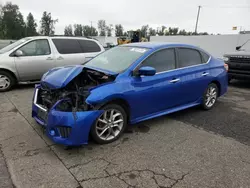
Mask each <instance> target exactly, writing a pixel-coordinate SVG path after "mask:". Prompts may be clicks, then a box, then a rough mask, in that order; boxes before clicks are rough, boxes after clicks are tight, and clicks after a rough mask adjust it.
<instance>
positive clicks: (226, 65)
mask: <svg viewBox="0 0 250 188" xmlns="http://www.w3.org/2000/svg"><path fill="white" fill-rule="evenodd" d="M224 68H225V69H226V71H227V72H228V69H229V67H228V64H226V63H225V64H224Z"/></svg>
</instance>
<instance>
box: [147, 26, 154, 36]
mask: <svg viewBox="0 0 250 188" xmlns="http://www.w3.org/2000/svg"><path fill="white" fill-rule="evenodd" d="M155 35H156V30H155V29H153V28H152V27H150V28H149V36H155Z"/></svg>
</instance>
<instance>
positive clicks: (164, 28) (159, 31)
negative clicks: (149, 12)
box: [157, 25, 166, 36]
mask: <svg viewBox="0 0 250 188" xmlns="http://www.w3.org/2000/svg"><path fill="white" fill-rule="evenodd" d="M165 30H166V26H164V25H163V26H161V27H160V28H159V29H158V31H157V34H158V35H159V36H163V35H164V34H165ZM165 35H166V34H165Z"/></svg>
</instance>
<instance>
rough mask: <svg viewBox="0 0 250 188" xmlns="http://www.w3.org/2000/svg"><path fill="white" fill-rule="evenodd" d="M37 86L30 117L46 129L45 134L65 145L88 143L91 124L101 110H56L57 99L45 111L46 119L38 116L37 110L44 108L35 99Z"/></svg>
mask: <svg viewBox="0 0 250 188" xmlns="http://www.w3.org/2000/svg"><path fill="white" fill-rule="evenodd" d="M38 89H39V86H38V87H36V89H35V94H34V99H33V105H32V117H33V118H34V119H35V120H36V122H37V123H38V124H40V125H41V126H43V127H44V128H45V129H46V135H47V136H48V137H49V138H50V139H51V140H52V141H53V142H55V143H57V144H62V145H66V146H79V145H83V144H88V137H89V132H90V129H91V126H92V125H93V123H94V122H95V120H96V119H97V118H98V117H99V116H100V115H101V113H102V111H100V110H96V111H84V112H75V113H73V112H62V111H57V110H56V106H57V105H58V104H59V103H60V102H62V101H58V102H57V103H56V104H55V105H54V106H53V107H52V108H51V109H50V110H48V111H47V116H46V120H43V119H41V118H39V116H38V111H39V110H46V109H43V108H42V107H41V106H39V105H37V103H36V99H37V94H38V92H37V91H38Z"/></svg>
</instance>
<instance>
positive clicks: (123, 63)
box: [85, 46, 149, 73]
mask: <svg viewBox="0 0 250 188" xmlns="http://www.w3.org/2000/svg"><path fill="white" fill-rule="evenodd" d="M148 50H149V49H147V48H138V47H126V46H124V47H115V48H111V49H110V50H107V51H106V52H104V53H102V54H100V55H98V56H97V57H95V58H94V59H92V60H90V61H89V62H88V63H86V64H85V65H87V66H91V67H96V68H100V69H106V70H109V71H112V72H116V73H119V72H122V71H124V70H125V69H127V68H128V67H129V66H130V65H131V64H132V63H134V62H135V60H137V59H138V58H139V57H141V56H142V55H143V54H145V53H146V52H147V51H148Z"/></svg>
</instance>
